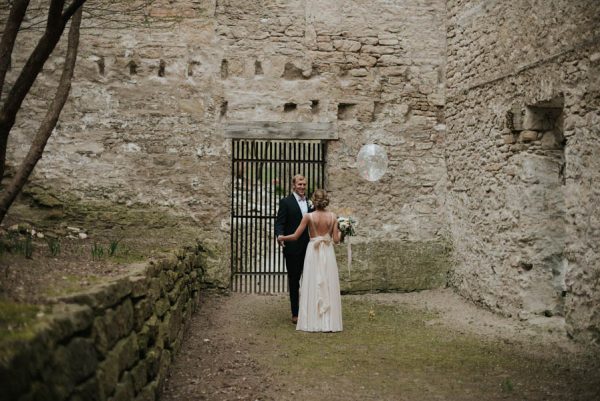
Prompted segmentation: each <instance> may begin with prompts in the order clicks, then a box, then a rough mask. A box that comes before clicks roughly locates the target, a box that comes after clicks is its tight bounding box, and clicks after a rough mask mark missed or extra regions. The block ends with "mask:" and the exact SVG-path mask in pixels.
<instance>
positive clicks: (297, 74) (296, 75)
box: [281, 63, 306, 80]
mask: <svg viewBox="0 0 600 401" xmlns="http://www.w3.org/2000/svg"><path fill="white" fill-rule="evenodd" d="M281 77H282V78H284V79H287V80H298V79H306V77H305V76H304V74H303V72H302V69H301V68H298V67H296V66H295V65H294V64H293V63H285V67H284V69H283V75H282V76H281Z"/></svg>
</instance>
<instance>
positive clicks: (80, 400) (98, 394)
mask: <svg viewBox="0 0 600 401" xmlns="http://www.w3.org/2000/svg"><path fill="white" fill-rule="evenodd" d="M105 400H106V395H105V394H104V391H103V389H102V387H101V386H100V382H99V381H98V378H97V377H95V376H94V377H92V378H90V379H89V380H87V381H86V382H84V383H82V384H80V385H79V386H77V387H76V388H75V390H74V391H73V393H72V394H71V396H70V397H69V401H105Z"/></svg>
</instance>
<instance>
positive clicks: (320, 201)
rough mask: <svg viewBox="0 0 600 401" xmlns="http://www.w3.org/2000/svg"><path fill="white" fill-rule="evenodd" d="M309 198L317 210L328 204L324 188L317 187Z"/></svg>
mask: <svg viewBox="0 0 600 401" xmlns="http://www.w3.org/2000/svg"><path fill="white" fill-rule="evenodd" d="M311 198H312V201H313V204H314V205H315V209H317V210H323V209H325V208H326V207H327V205H329V196H327V192H325V190H324V189H317V190H316V191H315V192H314V193H313V194H312V197H311Z"/></svg>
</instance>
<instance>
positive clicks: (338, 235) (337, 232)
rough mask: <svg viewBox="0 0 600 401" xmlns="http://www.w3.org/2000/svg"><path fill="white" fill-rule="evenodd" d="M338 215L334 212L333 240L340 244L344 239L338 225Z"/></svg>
mask: <svg viewBox="0 0 600 401" xmlns="http://www.w3.org/2000/svg"><path fill="white" fill-rule="evenodd" d="M337 219H338V218H337V216H336V215H335V213H333V242H334V243H335V244H339V243H340V241H341V239H342V233H341V232H340V229H339V227H338V223H337Z"/></svg>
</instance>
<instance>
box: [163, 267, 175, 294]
mask: <svg viewBox="0 0 600 401" xmlns="http://www.w3.org/2000/svg"><path fill="white" fill-rule="evenodd" d="M159 280H160V287H161V288H162V289H163V291H165V292H169V291H171V290H172V289H173V286H174V285H175V281H176V280H177V272H174V271H172V270H163V271H162V272H161V273H160V276H159Z"/></svg>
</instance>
